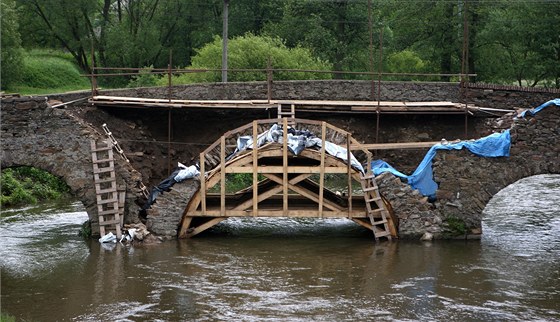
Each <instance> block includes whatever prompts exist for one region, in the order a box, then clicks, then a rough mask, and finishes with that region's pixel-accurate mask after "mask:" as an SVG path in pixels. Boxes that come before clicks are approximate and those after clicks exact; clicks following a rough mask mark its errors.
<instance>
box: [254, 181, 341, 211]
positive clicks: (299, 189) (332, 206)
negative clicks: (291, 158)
mask: <svg viewBox="0 0 560 322" xmlns="http://www.w3.org/2000/svg"><path fill="white" fill-rule="evenodd" d="M265 176H266V177H267V178H269V179H270V180H272V181H274V182H277V183H283V181H282V179H280V178H279V177H277V176H275V175H270V174H268V175H266V174H265ZM288 187H289V188H290V189H292V190H293V191H294V192H297V193H299V194H300V195H302V196H304V197H306V198H308V199H310V200H312V201H314V202H317V203H319V199H320V198H319V195H317V194H316V193H314V192H312V191H309V190H307V189H304V188H302V187H300V186H297V185H293V184H288ZM324 203H325V207H327V208H329V209H331V210H335V211H342V210H343V209H344V208H343V207H341V206H339V205H337V204H336V203H333V202H331V201H330V200H324Z"/></svg>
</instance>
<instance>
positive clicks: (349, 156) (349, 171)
mask: <svg viewBox="0 0 560 322" xmlns="http://www.w3.org/2000/svg"><path fill="white" fill-rule="evenodd" d="M350 144H351V136H350V133H346V160H347V161H346V168H347V170H348V173H347V180H348V218H349V219H352V163H351V162H350V158H351V156H352V153H351V152H350Z"/></svg>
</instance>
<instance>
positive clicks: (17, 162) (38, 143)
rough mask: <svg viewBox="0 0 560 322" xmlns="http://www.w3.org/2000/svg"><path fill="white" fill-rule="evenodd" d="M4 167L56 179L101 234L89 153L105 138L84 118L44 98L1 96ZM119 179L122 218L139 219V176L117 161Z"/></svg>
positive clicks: (127, 165)
mask: <svg viewBox="0 0 560 322" xmlns="http://www.w3.org/2000/svg"><path fill="white" fill-rule="evenodd" d="M1 113H2V115H1V116H2V148H1V152H0V153H1V155H0V159H1V166H2V168H8V167H16V166H32V167H35V168H39V169H42V170H45V171H48V172H49V173H51V174H53V175H55V176H58V177H60V178H61V179H62V180H64V181H65V182H66V184H67V185H68V186H69V187H70V190H71V193H72V195H73V196H74V197H75V198H77V199H78V200H80V201H81V202H82V204H83V205H84V207H85V208H86V211H87V213H88V217H89V219H90V221H91V223H92V232H93V233H94V234H98V233H99V226H98V224H97V223H98V218H97V208H96V193H95V187H94V185H93V171H92V162H91V152H90V141H91V140H104V139H105V136H104V135H102V134H101V133H99V132H98V131H97V130H96V129H95V128H93V127H91V126H90V125H88V124H87V123H85V122H84V121H83V120H81V119H79V118H77V117H76V116H74V115H72V114H71V113H69V112H67V111H66V110H64V109H57V108H52V107H51V106H50V105H49V104H48V103H47V100H46V98H45V97H32V98H11V99H3V100H2V111H1ZM115 164H116V165H115V167H116V173H117V178H118V179H117V183H118V184H119V185H120V186H122V187H125V189H126V192H127V193H126V201H125V214H124V215H125V221H126V222H136V221H138V210H139V207H138V205H137V198H138V197H139V196H141V191H140V188H139V187H138V183H139V182H140V181H141V176H140V174H139V173H138V172H137V171H135V170H134V169H133V168H132V167H131V166H130V164H128V163H127V162H125V161H123V160H119V159H118V158H116V159H115Z"/></svg>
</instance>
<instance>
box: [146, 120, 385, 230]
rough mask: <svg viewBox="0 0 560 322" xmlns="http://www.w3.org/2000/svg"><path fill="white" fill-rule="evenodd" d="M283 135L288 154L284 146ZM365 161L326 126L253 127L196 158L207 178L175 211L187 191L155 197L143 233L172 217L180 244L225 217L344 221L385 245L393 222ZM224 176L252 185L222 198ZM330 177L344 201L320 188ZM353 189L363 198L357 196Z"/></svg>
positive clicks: (274, 123)
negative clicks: (337, 180) (340, 183)
mask: <svg viewBox="0 0 560 322" xmlns="http://www.w3.org/2000/svg"><path fill="white" fill-rule="evenodd" d="M288 122H290V126H288ZM283 129H288V130H287V131H283ZM287 132H290V134H289V135H288V137H290V138H292V141H291V144H290V149H292V150H289V148H288V143H287V140H284V137H285V136H284V135H285V133H286V134H287ZM302 133H304V134H302ZM291 134H294V137H297V139H294V137H292V136H291ZM315 135H317V136H315ZM275 136H276V137H275ZM273 137H275V138H273ZM298 139H299V143H300V144H301V145H300V147H303V145H305V146H306V148H305V149H302V150H301V151H299V150H298V152H294V151H293V150H296V149H295V148H294V146H293V145H292V143H294V142H298ZM240 142H246V147H247V148H241V149H240V145H241V143H240ZM253 142H258V144H253ZM280 142H281V143H280ZM288 151H292V152H290V153H289V152H288ZM358 160H359V161H358ZM370 161H371V153H370V152H369V151H368V150H366V149H364V148H363V147H362V146H361V144H360V143H359V142H357V141H356V140H355V139H354V138H352V136H351V134H350V133H349V132H346V131H344V130H342V129H339V128H337V127H334V126H332V125H330V124H328V123H326V122H319V121H312V120H303V119H290V121H288V119H287V118H283V119H270V120H257V121H253V122H252V123H249V124H247V125H245V126H242V127H240V128H237V129H235V130H231V131H228V132H226V133H225V134H224V135H223V136H222V137H221V138H220V139H219V140H217V141H216V142H214V144H212V145H210V146H209V147H208V148H207V149H206V150H205V151H203V152H202V153H201V154H200V158H199V163H198V164H200V171H201V173H206V177H203V178H200V181H199V182H200V184H199V185H197V184H196V185H195V188H194V189H191V192H190V196H189V198H186V199H184V202H183V204H182V206H180V207H177V206H176V201H173V200H171V199H176V197H179V198H181V197H180V196H181V195H182V196H184V195H185V194H188V193H186V192H182V193H178V194H176V195H175V196H173V197H171V198H170V197H167V199H164V200H160V199H159V197H158V201H157V202H156V203H155V204H154V205H152V208H153V209H150V210H149V211H148V217H147V218H148V227H149V228H152V229H153V228H154V227H158V225H159V224H160V223H161V222H162V221H166V220H167V219H162V218H161V215H162V214H169V213H170V212H173V211H174V212H176V213H178V215H179V216H178V218H177V219H179V220H180V221H181V225H180V229H179V231H178V232H177V233H176V235H179V237H192V236H194V235H196V234H198V233H200V232H202V231H204V230H205V229H208V228H210V227H212V226H213V225H215V224H217V223H219V222H220V221H222V220H225V219H227V218H229V217H316V218H348V219H350V220H352V221H354V222H356V223H357V224H360V225H362V226H364V227H366V228H368V229H370V230H372V231H373V233H374V237H375V238H376V239H378V238H380V237H387V238H389V239H390V238H391V235H392V236H396V230H395V229H394V226H393V221H392V218H391V217H390V214H389V213H388V211H387V208H386V207H385V204H384V203H383V200H382V198H381V196H380V195H379V192H378V188H377V185H376V184H375V179H374V177H373V175H371V174H370V170H369V169H364V168H363V167H362V164H369V162H370ZM208 169H210V170H208ZM227 174H247V175H249V176H251V177H252V182H251V184H250V186H249V187H246V188H244V189H240V190H238V191H235V192H226V188H225V186H226V184H225V183H226V175H227ZM331 174H332V175H335V174H339V175H342V176H345V184H346V188H345V190H346V191H347V193H346V194H345V195H341V194H337V193H336V192H335V191H333V190H331V189H329V188H328V187H327V186H326V185H325V181H326V176H329V175H331ZM313 177H315V178H313ZM356 186H358V187H360V186H361V187H362V191H364V193H356ZM178 189H182V188H180V187H179V188H178ZM212 189H214V190H212ZM173 190H174V189H173ZM171 193H173V191H172V192H171ZM164 196H165V194H164ZM170 207H171V208H174V209H173V210H171V209H170ZM177 219H176V220H177ZM171 228H172V227H171ZM156 229H157V228H156ZM167 233H169V232H167Z"/></svg>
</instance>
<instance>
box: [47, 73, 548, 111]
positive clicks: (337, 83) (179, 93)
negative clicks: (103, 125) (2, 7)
mask: <svg viewBox="0 0 560 322" xmlns="http://www.w3.org/2000/svg"><path fill="white" fill-rule="evenodd" d="M375 86H377V84H375ZM374 91H375V93H374V95H373V99H377V88H375V89H374ZM466 93H467V97H468V99H467V101H468V103H469V104H476V105H478V106H482V107H492V108H502V109H513V108H532V107H536V106H538V105H540V104H542V103H543V102H546V101H548V100H551V99H553V98H555V97H557V96H558V95H559V94H557V93H556V94H554V93H545V92H542V93H540V92H523V91H515V90H492V89H475V88H470V89H468V91H467V92H466ZM271 94H272V95H271V96H272V99H278V100H282V99H286V100H289V99H299V100H366V101H367V100H371V99H372V95H371V82H370V81H357V80H315V81H274V82H273V83H272V91H271ZM90 95H91V92H90V91H83V92H74V93H68V94H54V95H49V98H52V99H58V100H62V101H65V102H67V101H71V100H74V99H78V98H82V97H87V96H90ZM99 95H111V96H128V97H144V98H168V97H169V92H168V88H167V87H146V88H128V89H114V90H100V91H99ZM380 96H381V100H383V101H452V102H461V94H460V86H459V84H458V83H439V82H389V81H386V82H382V83H381V89H380ZM171 98H173V99H192V100H236V99H255V100H257V99H260V100H263V99H267V84H266V82H243V83H236V82H232V83H225V84H224V83H207V84H189V85H176V86H173V87H172V88H171Z"/></svg>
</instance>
